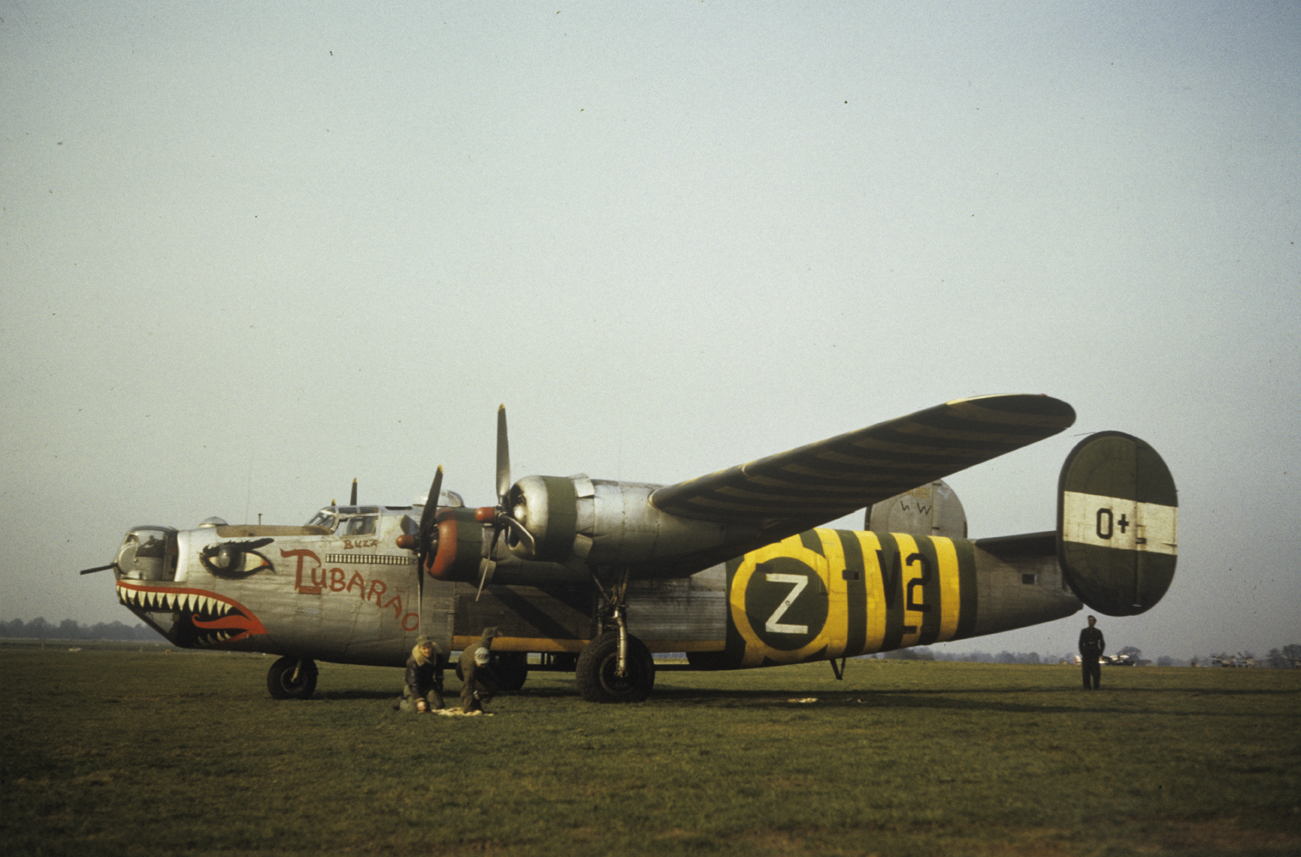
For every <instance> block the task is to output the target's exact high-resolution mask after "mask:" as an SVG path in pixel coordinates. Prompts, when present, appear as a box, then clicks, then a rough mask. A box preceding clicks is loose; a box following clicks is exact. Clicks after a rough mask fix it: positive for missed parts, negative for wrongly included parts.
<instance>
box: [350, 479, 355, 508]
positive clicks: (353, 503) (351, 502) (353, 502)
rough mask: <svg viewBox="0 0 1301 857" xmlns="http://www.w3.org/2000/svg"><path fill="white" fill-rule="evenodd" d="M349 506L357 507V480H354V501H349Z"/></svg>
mask: <svg viewBox="0 0 1301 857" xmlns="http://www.w3.org/2000/svg"><path fill="white" fill-rule="evenodd" d="M348 505H349V506H356V505H357V480H356V479H353V480H352V500H351V501H349V503H348Z"/></svg>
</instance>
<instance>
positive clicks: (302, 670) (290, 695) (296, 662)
mask: <svg viewBox="0 0 1301 857" xmlns="http://www.w3.org/2000/svg"><path fill="white" fill-rule="evenodd" d="M316 675H317V669H316V663H315V662H314V661H312V660H311V659H310V658H295V657H292V656H290V655H285V656H284V657H283V658H280V659H278V660H277V661H276V662H275V663H274V664H272V665H271V669H269V670H267V690H268V691H270V692H271V696H273V697H274V698H276V699H308V698H310V697H311V695H312V692H313V691H315V690H316Z"/></svg>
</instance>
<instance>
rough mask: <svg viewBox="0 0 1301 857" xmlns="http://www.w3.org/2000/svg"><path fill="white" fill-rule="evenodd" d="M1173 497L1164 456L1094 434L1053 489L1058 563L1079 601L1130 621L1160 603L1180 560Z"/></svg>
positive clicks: (1127, 440)
mask: <svg viewBox="0 0 1301 857" xmlns="http://www.w3.org/2000/svg"><path fill="white" fill-rule="evenodd" d="M1178 506H1179V500H1178V493H1177V492H1176V490H1175V484H1174V478H1173V477H1172V476H1171V475H1170V469H1169V468H1168V467H1166V464H1165V462H1164V461H1162V460H1161V456H1160V455H1158V454H1157V452H1156V450H1155V449H1153V448H1152V447H1151V446H1149V445H1148V444H1147V443H1144V442H1143V441H1141V440H1139V439H1138V438H1136V437H1132V436H1130V435H1127V434H1122V433H1121V432H1102V433H1100V434H1095V435H1091V436H1090V437H1088V438H1086V439H1085V440H1084V441H1083V442H1081V443H1080V444H1079V445H1078V446H1076V447H1075V449H1073V450H1072V451H1071V454H1070V455H1069V456H1067V458H1066V463H1065V464H1064V465H1062V474H1061V479H1060V482H1059V485H1058V512H1057V520H1058V528H1057V532H1058V559H1059V560H1060V562H1061V566H1062V571H1063V573H1064V574H1065V576H1066V581H1067V583H1068V584H1069V585H1070V587H1071V589H1072V590H1073V591H1074V592H1075V594H1076V595H1077V596H1079V598H1080V600H1081V601H1083V602H1084V603H1085V604H1087V605H1089V607H1091V608H1093V609H1094V610H1097V611H1098V612H1099V613H1105V614H1107V615H1108V616H1135V615H1137V614H1139V613H1142V612H1144V611H1146V610H1148V609H1149V608H1151V607H1152V606H1153V605H1154V604H1156V603H1157V602H1158V601H1160V600H1161V598H1162V596H1164V595H1165V593H1166V590H1167V589H1169V587H1170V582H1171V581H1172V580H1173V579H1174V573H1175V560H1176V559H1177V558H1178Z"/></svg>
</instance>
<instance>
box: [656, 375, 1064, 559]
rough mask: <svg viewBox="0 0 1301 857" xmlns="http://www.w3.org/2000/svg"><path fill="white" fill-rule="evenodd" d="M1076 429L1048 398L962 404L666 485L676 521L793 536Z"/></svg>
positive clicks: (660, 497) (660, 501)
mask: <svg viewBox="0 0 1301 857" xmlns="http://www.w3.org/2000/svg"><path fill="white" fill-rule="evenodd" d="M1074 422H1075V411H1074V409H1073V408H1071V406H1070V405H1068V404H1066V403H1065V402H1063V401H1060V400H1058V399H1053V398H1050V397H1048V396H1032V395H1010V396H982V397H978V398H972V399H959V400H956V401H952V402H947V403H945V404H943V405H937V406H936V407H933V408H927V409H926V410H923V411H918V412H917V413H915V414H910V415H908V416H906V417H899V418H898V419H893V420H889V421H888V422H883V423H879V424H877V425H874V426H869V427H868V428H864V429H859V430H857V431H852V432H848V433H846V434H842V435H838V436H836V437H833V438H828V439H827V440H823V441H818V442H817V443H811V444H809V445H807V446H801V447H799V448H797V449H792V450H789V451H787V452H781V453H778V454H776V455H770V456H768V457H767V458H761V459H759V460H758V461H752V462H750V463H749V464H741V465H738V466H736V467H732V468H729V469H727V470H720V471H719V472H717V473H711V474H709V475H707V476H701V477H698V478H696V479H688V480H687V481H685V482H679V483H677V484H676V485H666V486H664V487H663V488H659V489H657V490H656V491H655V492H653V493H652V494H651V496H650V501H651V504H652V505H653V506H655V508H657V509H659V510H660V511H663V512H667V513H669V514H671V515H678V516H681V517H684V518H693V519H697V520H704V521H717V522H719V523H727V524H749V525H752V526H753V525H758V526H760V527H761V528H762V529H763V530H764V532H765V533H768V534H772V535H776V534H791V533H796V532H800V531H802V530H804V529H807V528H809V527H814V526H817V525H819V524H822V523H825V522H827V521H833V520H835V519H836V518H839V517H841V516H843V515H848V514H849V513H851V512H853V511H855V510H858V509H862V508H863V507H865V506H870V505H872V504H873V503H876V502H879V501H881V500H885V499H888V498H890V497H894V496H896V495H898V494H902V493H903V492H904V491H908V490H911V489H913V488H916V487H917V486H919V485H925V484H926V483H928V482H932V481H934V480H936V479H941V478H943V477H945V476H948V475H950V474H952V473H957V472H958V471H960V470H965V469H966V468H968V467H971V466H972V465H974V464H979V463H981V462H983V461H988V460H990V459H991V458H997V457H998V456H1000V455H1002V454H1003V453H1005V452H1011V451H1012V450H1014V449H1020V448H1021V447H1023V446H1028V445H1030V444H1032V443H1034V442H1036V441H1039V440H1043V439H1044V438H1047V437H1051V436H1052V435H1055V434H1057V433H1058V432H1060V431H1062V430H1064V429H1066V428H1067V427H1068V426H1070V425H1071V424H1072V423H1074Z"/></svg>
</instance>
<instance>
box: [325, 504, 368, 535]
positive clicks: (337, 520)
mask: <svg viewBox="0 0 1301 857" xmlns="http://www.w3.org/2000/svg"><path fill="white" fill-rule="evenodd" d="M378 521H379V506H327V507H326V508H324V509H322V510H321V511H319V512H317V513H316V514H315V515H314V516H313V517H312V519H311V520H310V521H308V522H307V526H309V527H325V528H326V529H329V530H334V534H335V535H336V536H369V535H374V534H375V530H376V523H377V522H378Z"/></svg>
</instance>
